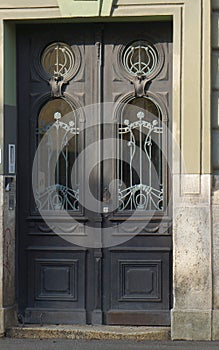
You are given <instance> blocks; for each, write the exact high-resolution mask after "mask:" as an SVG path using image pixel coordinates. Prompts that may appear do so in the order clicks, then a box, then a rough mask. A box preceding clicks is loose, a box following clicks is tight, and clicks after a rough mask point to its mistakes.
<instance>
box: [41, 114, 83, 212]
mask: <svg viewBox="0 0 219 350" xmlns="http://www.w3.org/2000/svg"><path fill="white" fill-rule="evenodd" d="M61 117H62V115H61V113H60V112H55V113H54V115H53V120H50V122H49V123H48V121H47V123H45V121H44V120H42V121H40V122H39V123H38V126H39V127H38V129H37V135H38V142H40V141H41V140H42V138H43V137H45V138H46V141H44V144H46V149H44V150H43V152H46V154H45V153H44V154H42V156H41V155H40V156H38V157H39V159H38V164H39V179H38V188H37V191H36V193H35V201H36V206H37V208H38V209H39V210H48V211H51V210H64V209H65V210H72V211H78V210H79V189H78V184H77V174H74V186H73V187H72V185H71V167H72V164H73V162H74V161H75V159H76V157H77V147H78V144H77V143H78V140H77V135H78V134H79V128H78V127H77V122H76V120H77V118H76V117H75V118H74V119H75V121H74V120H70V121H69V122H66V121H62V120H61ZM60 150H61V151H60ZM54 157H56V158H55V159H57V163H56V174H55V183H54V181H52V180H51V179H52V177H51V175H52V174H50V167H51V161H52V158H54ZM43 170H44V171H43Z"/></svg>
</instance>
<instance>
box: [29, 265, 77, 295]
mask: <svg viewBox="0 0 219 350" xmlns="http://www.w3.org/2000/svg"><path fill="white" fill-rule="evenodd" d="M35 270H36V296H35V299H36V300H69V301H77V296H78V260H77V259H74V260H73V259H69V260H67V259H56V260H54V259H45V260H43V259H36V260H35Z"/></svg>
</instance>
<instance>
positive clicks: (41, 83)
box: [17, 22, 172, 325]
mask: <svg viewBox="0 0 219 350" xmlns="http://www.w3.org/2000/svg"><path fill="white" fill-rule="evenodd" d="M17 32H18V36H17V43H18V45H17V57H18V60H17V71H18V177H17V248H18V249H17V252H18V254H17V291H18V304H19V314H20V317H21V319H22V320H23V321H24V322H25V323H52V324H57V323H64V324H74V323H76V324H78V323H82V324H83V323H88V324H90V323H91V324H114V325H115V324H120V325H168V324H169V322H170V308H171V242H172V239H171V180H170V168H171V157H170V155H171V137H170V135H171V60H172V54H171V49H172V38H171V33H172V29H171V23H169V22H163V23H162V22H161V23H160V22H159V23H158V22H147V23H146V22H136V23H134V22H133V23H110V24H109V23H105V24H103V23H98V24H89V23H88V24H50V25H48V24H44V25H42V24H39V25H18V28H17Z"/></svg>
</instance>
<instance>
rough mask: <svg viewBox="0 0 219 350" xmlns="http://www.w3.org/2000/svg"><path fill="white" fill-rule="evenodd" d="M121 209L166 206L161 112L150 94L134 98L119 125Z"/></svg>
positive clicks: (149, 208) (157, 208)
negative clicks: (164, 200)
mask: <svg viewBox="0 0 219 350" xmlns="http://www.w3.org/2000/svg"><path fill="white" fill-rule="evenodd" d="M118 134H119V135H118V138H119V156H118V164H117V178H118V179H119V193H118V197H119V209H118V211H120V212H121V211H124V210H139V211H143V210H146V211H151V210H156V211H161V210H163V161H162V137H163V127H162V114H161V109H160V107H159V105H158V104H157V103H156V102H155V101H154V100H153V99H152V98H150V97H142V98H133V99H132V100H131V101H130V102H129V103H128V104H126V106H125V107H124V108H123V111H122V113H121V118H120V123H119V127H118Z"/></svg>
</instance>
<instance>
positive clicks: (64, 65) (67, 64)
mask: <svg viewBox="0 0 219 350" xmlns="http://www.w3.org/2000/svg"><path fill="white" fill-rule="evenodd" d="M41 63H42V66H43V68H44V70H45V71H46V72H47V73H48V74H50V75H51V76H52V77H56V78H66V77H67V76H68V75H70V73H71V71H72V68H73V67H74V64H75V56H74V53H73V51H72V50H71V47H70V46H69V45H67V44H65V43H61V42H57V43H53V44H51V45H49V46H48V47H46V48H45V50H44V51H43V54H42V58H41Z"/></svg>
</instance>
